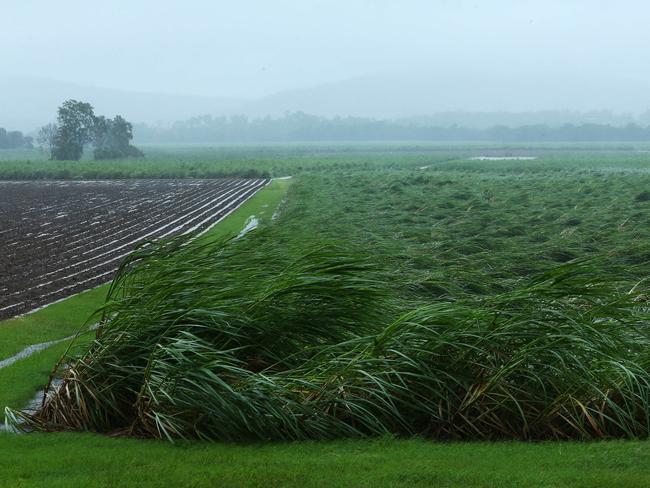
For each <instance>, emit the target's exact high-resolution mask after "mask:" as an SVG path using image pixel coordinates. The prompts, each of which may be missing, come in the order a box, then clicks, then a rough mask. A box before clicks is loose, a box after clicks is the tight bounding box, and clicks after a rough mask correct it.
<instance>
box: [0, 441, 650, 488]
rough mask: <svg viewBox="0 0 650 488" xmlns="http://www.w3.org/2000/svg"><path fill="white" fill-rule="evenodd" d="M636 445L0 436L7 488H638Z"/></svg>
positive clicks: (641, 454) (644, 459) (647, 480)
mask: <svg viewBox="0 0 650 488" xmlns="http://www.w3.org/2000/svg"><path fill="white" fill-rule="evenodd" d="M648 447H649V446H648V444H647V443H645V442H620V441H616V442H607V443H593V444H583V443H562V442H553V443H542V444H526V443H514V442H513V443H493V444H491V443H433V442H428V441H423V440H393V439H386V440H377V441H338V442H295V443H282V444H273V443H272V444H266V445H226V444H203V443H194V444H185V445H170V444H165V443H162V442H156V441H140V440H135V439H114V438H108V437H100V436H96V435H90V434H83V435H82V434H29V435H23V436H10V435H0V451H1V452H2V456H1V457H0V486H11V487H23V486H29V487H40V486H43V487H48V488H54V487H70V486H74V487H85V486H88V487H94V488H97V487H108V486H110V487H127V486H128V487H140V486H147V487H156V486H160V487H168V486H184V487H238V486H246V487H255V486H259V487H276V486H277V487H311V486H349V487H365V486H367V487H384V486H409V487H419V486H422V487H425V486H426V487H438V488H442V487H473V488H481V487H485V488H487V487H490V488H496V487H520V486H521V487H529V488H530V487H574V488H586V487H608V488H615V487H626V488H629V487H647V486H650V470H648V468H647V466H648V463H650V449H648Z"/></svg>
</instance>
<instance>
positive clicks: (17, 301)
mask: <svg viewBox="0 0 650 488" xmlns="http://www.w3.org/2000/svg"><path fill="white" fill-rule="evenodd" d="M266 182H267V181H266V180H263V179H220V180H128V181H88V182H84V181H78V182H71V181H47V182H38V181H37V182H34V181H30V182H3V181H0V319H6V318H9V317H13V316H16V315H19V314H21V313H25V312H27V311H30V310H33V309H35V308H38V307H40V306H43V305H45V304H48V303H51V302H53V301H56V300H58V299H61V298H65V297H66V296H70V295H73V294H75V293H78V292H80V291H83V290H86V289H89V288H92V287H94V286H97V285H99V284H101V283H104V282H107V281H109V280H110V279H111V277H112V275H113V273H114V272H115V270H116V269H117V267H118V266H119V264H120V261H121V260H122V259H123V258H124V256H126V255H127V254H128V253H129V252H130V251H131V250H132V249H133V248H134V247H135V246H137V245H138V244H140V243H142V242H143V241H148V240H153V239H160V238H163V237H169V236H172V235H177V234H182V233H187V232H201V231H202V230H205V229H207V228H209V227H210V226H211V225H213V224H214V223H215V222H217V221H218V220H220V219H221V218H222V217H223V216H224V215H226V214H227V213H228V212H230V211H231V210H232V209H233V208H236V207H237V206H239V205H240V204H241V203H243V202H244V201H245V200H246V199H247V198H249V197H250V196H252V195H253V194H254V193H255V192H256V191H257V190H259V189H260V188H261V187H263V186H264V185H265V184H266Z"/></svg>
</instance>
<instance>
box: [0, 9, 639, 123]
mask: <svg viewBox="0 0 650 488" xmlns="http://www.w3.org/2000/svg"><path fill="white" fill-rule="evenodd" d="M648 14H650V6H648V4H647V3H646V2H642V1H622V2H611V1H599V0H591V1H587V0H573V1H569V2H565V1H506V0H495V1H490V2H478V1H472V2H468V1H445V0H434V1H425V0H406V1H403V2H391V1H387V0H345V1H344V0H329V1H321V0H312V1H308V2H304V1H302V2H299V1H295V0H294V1H289V0H277V1H274V2H267V1H262V0H243V1H239V2H224V1H217V2H215V1H211V0H187V1H185V2H177V1H169V0H167V1H165V0H163V1H160V0H156V1H154V0H140V1H138V2H130V1H127V0H115V1H112V2H101V3H100V2H87V1H81V0H62V1H60V2H50V1H45V0H25V1H21V2H7V3H6V4H5V5H3V13H2V17H3V19H4V20H5V22H3V26H2V29H0V46H1V47H0V55H1V59H2V61H1V64H0V66H1V69H0V127H3V126H4V127H11V128H15V129H21V130H26V131H28V130H33V129H34V128H35V127H36V126H38V125H41V124H43V123H46V122H48V121H50V120H51V119H52V117H53V114H54V111H55V109H56V107H57V106H58V104H60V103H61V102H62V101H63V99H65V98H70V97H77V98H82V99H84V100H87V101H89V102H91V103H93V104H94V105H95V106H96V107H97V108H98V110H100V111H105V112H109V111H114V112H117V113H121V114H122V115H124V116H125V117H127V118H128V119H130V120H133V121H134V122H147V123H157V122H170V121H173V120H177V119H183V118H188V117H191V116H194V115H200V114H212V115H229V114H247V115H249V116H265V115H279V114H282V113H284V112H285V111H298V110H302V111H305V112H308V113H311V114H316V115H323V116H336V115H340V116H346V115H357V116H366V117H375V118H399V117H413V116H422V115H431V114H434V113H438V112H458V111H470V112H498V111H507V112H522V111H542V110H554V111H564V110H568V111H574V112H575V111H577V112H589V111H594V110H609V111H612V112H613V113H617V114H619V115H620V114H629V115H624V117H623V118H624V120H627V119H630V120H631V119H633V118H634V116H636V115H639V114H641V113H643V112H645V111H646V110H647V109H648V108H649V107H650V89H649V88H650V62H649V61H650V59H649V58H650V52H649V51H648V50H647V47H646V46H647V45H648V44H649V42H650V32H649V31H648V29H647V26H646V23H647V18H648ZM55 80H56V81H55ZM626 117H627V118H626ZM579 118H580V117H578V119H579ZM614 119H615V118H614V117H612V121H616V120H614ZM450 122H452V123H453V122H454V121H453V120H450Z"/></svg>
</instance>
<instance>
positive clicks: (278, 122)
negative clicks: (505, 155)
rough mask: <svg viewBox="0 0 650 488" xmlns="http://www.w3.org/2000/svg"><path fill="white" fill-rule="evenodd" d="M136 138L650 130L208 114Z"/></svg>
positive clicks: (637, 135) (582, 136)
mask: <svg viewBox="0 0 650 488" xmlns="http://www.w3.org/2000/svg"><path fill="white" fill-rule="evenodd" d="M134 132H135V137H136V139H137V141H138V142H142V143H161V142H177V143H184V142H187V143H193V142H291V141H376V140H393V141H398V140H399V141H408V140H417V141H480V142H591V141H647V140H650V126H640V125H637V124H634V123H629V124H627V125H624V126H613V125H607V124H595V123H584V124H565V125H561V126H549V125H546V124H534V125H523V126H519V127H508V126H503V125H498V126H494V127H489V128H471V127H461V126H457V125H451V126H446V127H442V126H431V125H427V124H418V123H414V122H413V121H399V120H394V121H391V120H374V119H368V118H363V117H335V118H325V117H319V116H315V115H309V114H305V113H302V112H296V113H287V114H285V115H284V116H282V117H279V118H271V117H264V118H252V119H250V118H248V117H246V116H243V115H238V116H231V117H213V116H210V115H204V116H200V117H193V118H191V119H188V120H185V121H179V122H175V123H173V124H171V125H169V126H166V127H161V126H158V127H152V126H148V125H145V124H139V125H136V126H135V129H134Z"/></svg>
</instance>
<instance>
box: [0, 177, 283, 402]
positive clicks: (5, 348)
mask: <svg viewBox="0 0 650 488" xmlns="http://www.w3.org/2000/svg"><path fill="white" fill-rule="evenodd" d="M290 183H291V181H290V180H274V181H272V182H271V183H270V184H269V185H268V186H266V187H265V188H264V189H262V190H260V191H259V192H258V193H256V194H255V195H254V196H253V197H252V198H250V199H249V200H247V201H246V202H245V203H244V204H243V205H242V206H241V207H239V208H238V209H237V210H235V211H234V212H233V213H231V214H230V215H229V216H228V217H227V218H226V219H224V220H222V221H221V222H219V224H217V225H216V226H214V227H213V228H212V229H211V230H210V231H209V232H208V233H206V234H205V235H204V236H205V237H204V238H206V239H207V238H210V237H212V238H218V237H223V236H228V235H237V233H239V232H240V231H241V229H242V228H243V227H244V225H245V223H246V220H247V219H248V218H249V217H250V216H251V215H255V216H257V218H258V219H259V220H260V222H261V223H268V222H269V221H270V219H271V216H272V214H273V212H274V211H275V210H276V209H277V208H278V205H279V204H280V202H281V200H282V199H283V198H284V195H285V194H286V191H287V189H288V188H289V185H290ZM108 289H109V287H108V285H102V286H99V287H97V288H94V289H92V290H89V291H86V292H83V293H80V294H79V295H75V296H73V297H70V298H68V299H66V300H63V301H60V302H57V303H54V304H52V305H50V306H48V307H46V308H43V309H41V310H39V311H37V312H34V313H31V314H28V315H23V316H21V317H16V318H13V319H9V320H5V321H0V359H5V358H8V357H11V356H13V355H15V354H17V353H19V352H20V351H22V350H23V349H24V348H25V347H27V346H29V345H32V344H39V343H43V342H49V341H53V340H58V339H62V338H64V337H68V336H71V335H73V334H76V333H78V332H80V331H83V330H85V327H86V326H87V325H90V324H93V323H95V322H96V321H97V320H98V317H96V316H95V317H91V316H92V315H93V313H94V312H95V311H96V310H97V309H99V308H100V307H101V306H102V305H103V304H104V301H105V298H106V294H107V292H108ZM89 336H90V334H87V335H86V338H89ZM85 340H86V339H85ZM66 347H67V343H66V344H58V345H56V346H52V347H50V348H48V349H46V350H44V351H41V352H39V353H37V354H34V355H32V356H30V357H29V358H27V359H23V360H20V361H18V362H16V363H14V364H12V365H10V366H8V367H6V368H2V369H0V405H1V406H2V407H5V406H10V407H13V408H20V407H21V406H23V405H24V404H25V402H26V401H27V400H29V399H31V398H32V397H33V395H34V393H35V392H36V391H37V390H38V389H40V388H43V386H44V385H45V384H46V383H47V379H48V377H49V374H50V372H51V370H52V368H53V366H54V364H55V363H56V361H57V360H58V359H59V357H60V356H61V354H62V353H63V352H64V350H65V348H66Z"/></svg>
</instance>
